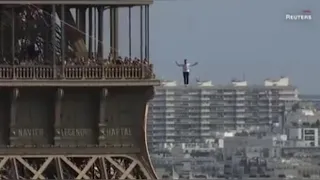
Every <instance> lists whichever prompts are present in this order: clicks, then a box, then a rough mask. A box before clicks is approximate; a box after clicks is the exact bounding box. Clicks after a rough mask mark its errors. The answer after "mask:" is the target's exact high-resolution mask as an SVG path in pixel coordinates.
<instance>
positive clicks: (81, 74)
mask: <svg viewBox="0 0 320 180" xmlns="http://www.w3.org/2000/svg"><path fill="white" fill-rule="evenodd" d="M153 78H154V74H153V67H152V65H150V64H138V65H133V64H132V65H131V64H130V65H64V66H58V65H57V66H48V65H14V66H11V65H0V79H13V80H14V79H20V80H21V79H26V80H46V79H68V80H90V79H92V80H98V79H153Z"/></svg>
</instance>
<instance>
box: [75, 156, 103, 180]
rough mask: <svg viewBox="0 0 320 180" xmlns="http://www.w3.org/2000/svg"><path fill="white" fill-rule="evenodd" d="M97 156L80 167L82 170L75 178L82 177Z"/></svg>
mask: <svg viewBox="0 0 320 180" xmlns="http://www.w3.org/2000/svg"><path fill="white" fill-rule="evenodd" d="M97 159H98V157H93V158H91V159H90V161H88V164H87V165H86V166H85V167H84V168H83V169H82V171H81V172H80V173H79V174H78V176H77V177H76V179H82V178H83V176H84V175H86V173H87V171H88V170H89V169H90V168H91V166H92V165H93V164H94V162H96V160H97Z"/></svg>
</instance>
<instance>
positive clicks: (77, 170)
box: [60, 156, 90, 179]
mask: <svg viewBox="0 0 320 180" xmlns="http://www.w3.org/2000/svg"><path fill="white" fill-rule="evenodd" d="M60 158H61V159H62V161H64V162H65V163H66V164H68V165H69V167H71V168H72V169H73V170H74V171H75V172H77V173H78V174H80V173H81V170H80V169H79V168H78V167H77V166H75V165H74V164H73V163H72V162H71V161H69V159H67V158H66V157H65V156H61V157H60ZM83 178H84V179H90V177H89V176H87V175H86V174H84V175H83Z"/></svg>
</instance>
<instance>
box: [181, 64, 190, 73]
mask: <svg viewBox="0 0 320 180" xmlns="http://www.w3.org/2000/svg"><path fill="white" fill-rule="evenodd" d="M190 67H191V65H190V63H186V64H182V71H183V72H190Z"/></svg>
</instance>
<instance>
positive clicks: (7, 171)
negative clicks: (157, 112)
mask: <svg viewBox="0 0 320 180" xmlns="http://www.w3.org/2000/svg"><path fill="white" fill-rule="evenodd" d="M151 3H152V0H55V1H53V0H28V1H24V0H19V1H18V0H17V1H15V0H10V1H8V0H0V8H1V10H0V12H1V14H0V55H1V57H0V121H1V122H0V123H1V126H0V179H155V178H157V177H156V175H155V172H154V169H153V167H152V164H151V163H150V159H149V154H148V150H147V145H146V144H147V143H146V113H147V109H148V108H147V103H148V101H149V100H150V99H151V98H152V97H153V94H154V86H157V85H159V84H160V82H159V81H158V80H157V79H156V78H155V76H154V72H153V66H152V64H151V62H150V61H149V59H150V58H149V6H150V5H151ZM133 9H135V10H136V12H138V11H139V13H136V14H135V15H137V19H138V20H139V21H134V22H135V23H138V27H139V31H138V32H139V33H138V34H139V35H138V36H139V39H138V40H137V41H138V42H133V38H132V37H133V36H134V35H133V31H132V29H133V28H132V27H131V26H132V24H133V21H132V20H131V19H132V17H133V16H134V14H133V13H132V11H133ZM120 10H125V11H126V12H127V13H128V15H127V16H126V24H127V27H128V29H127V30H128V34H126V35H125V36H126V38H127V41H128V44H126V47H128V52H127V54H122V52H121V50H119V24H120V23H119V22H122V20H121V18H120V17H119V12H120ZM106 33H108V34H107V35H106ZM106 37H108V39H109V40H108V43H107V42H106V41H107V40H106V39H107V38H106ZM121 38H123V37H121ZM109 43H110V44H109ZM133 44H134V45H135V46H133ZM137 44H138V45H137ZM136 46H138V47H136ZM133 48H134V49H135V50H136V49H139V57H138V58H135V57H133V55H132V54H133V53H132V49H133ZM106 50H109V51H107V52H106ZM120 52H121V53H120ZM125 56H127V57H125Z"/></svg>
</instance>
